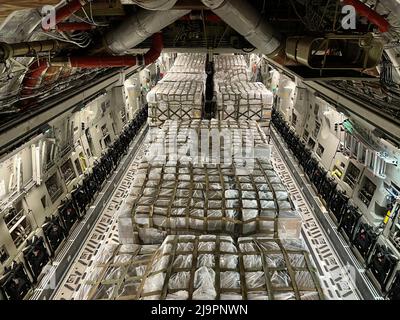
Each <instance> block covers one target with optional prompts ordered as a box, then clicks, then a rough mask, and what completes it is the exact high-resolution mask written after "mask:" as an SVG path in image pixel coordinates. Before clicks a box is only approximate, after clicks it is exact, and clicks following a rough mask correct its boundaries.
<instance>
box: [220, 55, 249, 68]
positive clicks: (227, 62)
mask: <svg viewBox="0 0 400 320" xmlns="http://www.w3.org/2000/svg"><path fill="white" fill-rule="evenodd" d="M236 68H239V69H242V68H247V62H246V59H245V58H244V56H243V55H223V54H222V55H216V56H214V69H215V71H224V70H229V69H236Z"/></svg>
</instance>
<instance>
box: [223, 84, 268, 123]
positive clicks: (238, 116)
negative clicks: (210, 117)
mask: <svg viewBox="0 0 400 320" xmlns="http://www.w3.org/2000/svg"><path fill="white" fill-rule="evenodd" d="M216 95H217V108H218V118H219V119H220V120H228V119H232V120H255V121H259V122H268V123H269V121H270V119H271V112H272V105H273V94H272V92H271V91H269V90H268V89H267V88H266V87H265V85H264V84H262V83H260V82H232V83H220V84H219V85H218V88H217V90H216Z"/></svg>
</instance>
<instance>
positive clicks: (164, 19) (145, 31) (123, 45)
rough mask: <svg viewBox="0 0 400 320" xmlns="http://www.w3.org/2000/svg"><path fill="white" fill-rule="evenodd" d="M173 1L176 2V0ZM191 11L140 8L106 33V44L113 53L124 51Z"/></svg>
mask: <svg viewBox="0 0 400 320" xmlns="http://www.w3.org/2000/svg"><path fill="white" fill-rule="evenodd" d="M172 2H174V4H175V2H176V0H174V1H172ZM189 12H190V10H169V11H148V10H140V11H139V12H138V13H137V14H136V15H134V16H132V17H129V18H127V19H126V20H125V21H124V22H123V23H122V24H121V25H120V26H119V27H117V28H116V29H114V30H112V31H111V32H109V33H107V34H106V36H105V46H106V48H107V49H108V50H109V51H111V52H112V53H115V54H121V53H124V52H126V51H128V50H130V49H132V48H134V47H136V46H137V45H138V44H140V43H142V42H143V41H144V40H146V39H147V38H148V37H150V36H151V35H153V34H154V33H156V32H159V31H160V30H162V29H164V28H165V27H167V26H168V25H170V24H171V23H173V22H175V21H176V20H178V19H179V18H181V17H183V16H184V15H186V14H188V13H189Z"/></svg>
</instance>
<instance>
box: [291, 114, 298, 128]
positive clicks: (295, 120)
mask: <svg viewBox="0 0 400 320" xmlns="http://www.w3.org/2000/svg"><path fill="white" fill-rule="evenodd" d="M296 123H297V116H296V114H295V113H294V112H293V113H292V125H293V126H296Z"/></svg>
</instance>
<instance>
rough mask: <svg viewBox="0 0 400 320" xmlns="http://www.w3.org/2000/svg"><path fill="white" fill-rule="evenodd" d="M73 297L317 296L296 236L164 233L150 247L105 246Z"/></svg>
mask: <svg viewBox="0 0 400 320" xmlns="http://www.w3.org/2000/svg"><path fill="white" fill-rule="evenodd" d="M108 248H109V249H108V252H107V253H106V254H105V256H104V257H102V258H101V259H98V261H96V262H95V263H94V264H93V266H92V267H91V269H90V270H89V271H88V272H87V276H86V279H85V281H84V282H85V284H84V285H83V286H81V288H80V290H79V291H78V292H77V294H76V296H75V298H76V299H96V300H99V299H100V300H101V299H106V300H110V299H111V300H115V299H117V300H136V299H141V300H144V299H146V300H153V299H157V300H188V299H189V300H320V299H324V294H323V291H322V289H321V287H320V283H319V279H318V275H317V273H316V270H315V268H314V267H313V265H312V263H311V260H310V257H309V254H308V252H307V250H306V248H305V246H304V242H303V241H302V240H299V239H297V240H279V239H269V238H266V237H258V238H246V237H241V238H239V239H237V240H234V239H232V238H231V237H229V236H218V235H202V236H192V235H181V236H176V235H170V236H168V237H167V238H166V239H165V241H164V242H163V243H162V244H161V245H159V247H157V248H156V246H146V245H144V246H140V245H133V246H110V245H109V246H108Z"/></svg>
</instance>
